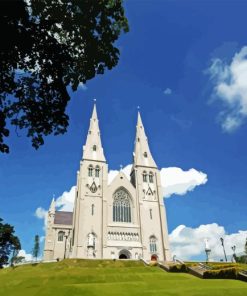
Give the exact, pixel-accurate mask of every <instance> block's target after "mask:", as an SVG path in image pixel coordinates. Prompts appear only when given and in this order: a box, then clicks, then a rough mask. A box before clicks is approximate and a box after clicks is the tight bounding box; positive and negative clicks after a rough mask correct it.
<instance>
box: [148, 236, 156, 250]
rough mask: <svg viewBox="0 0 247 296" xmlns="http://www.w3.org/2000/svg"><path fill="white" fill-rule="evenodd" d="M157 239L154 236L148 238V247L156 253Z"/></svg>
mask: <svg viewBox="0 0 247 296" xmlns="http://www.w3.org/2000/svg"><path fill="white" fill-rule="evenodd" d="M156 242H157V239H156V237H155V236H151V237H150V238H149V248H150V252H151V253H156V252H157V244H156Z"/></svg>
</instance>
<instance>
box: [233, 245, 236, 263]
mask: <svg viewBox="0 0 247 296" xmlns="http://www.w3.org/2000/svg"><path fill="white" fill-rule="evenodd" d="M232 251H233V255H232V258H233V259H232V261H233V262H236V253H235V251H236V246H235V245H234V246H232Z"/></svg>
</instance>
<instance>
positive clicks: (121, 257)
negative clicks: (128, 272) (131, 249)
mask: <svg viewBox="0 0 247 296" xmlns="http://www.w3.org/2000/svg"><path fill="white" fill-rule="evenodd" d="M119 259H128V258H127V256H126V255H125V254H121V255H119Z"/></svg>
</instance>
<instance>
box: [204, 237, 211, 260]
mask: <svg viewBox="0 0 247 296" xmlns="http://www.w3.org/2000/svg"><path fill="white" fill-rule="evenodd" d="M204 242H205V253H206V263H208V261H209V255H210V253H211V249H210V247H209V243H208V239H207V238H205V240H204Z"/></svg>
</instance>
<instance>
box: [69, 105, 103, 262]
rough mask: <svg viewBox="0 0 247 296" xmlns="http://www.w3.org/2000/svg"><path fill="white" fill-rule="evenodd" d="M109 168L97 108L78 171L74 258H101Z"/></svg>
mask: <svg viewBox="0 0 247 296" xmlns="http://www.w3.org/2000/svg"><path fill="white" fill-rule="evenodd" d="M107 172H108V166H107V163H106V159H105V156H104V151H103V147H102V144H101V137H100V130H99V121H98V116H97V110H96V105H95V104H94V107H93V113H92V116H91V119H90V126H89V130H88V134H87V139H86V144H85V145H84V146H83V157H82V160H81V161H80V170H79V171H78V172H77V186H76V196H75V207H74V214H73V237H72V257H74V258H98V259H100V258H102V257H103V239H104V233H105V227H106V223H105V222H104V218H103V212H104V208H106V206H104V201H103V192H105V189H106V187H107Z"/></svg>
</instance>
